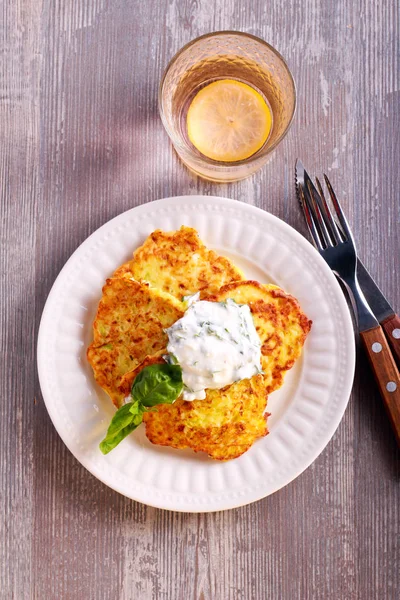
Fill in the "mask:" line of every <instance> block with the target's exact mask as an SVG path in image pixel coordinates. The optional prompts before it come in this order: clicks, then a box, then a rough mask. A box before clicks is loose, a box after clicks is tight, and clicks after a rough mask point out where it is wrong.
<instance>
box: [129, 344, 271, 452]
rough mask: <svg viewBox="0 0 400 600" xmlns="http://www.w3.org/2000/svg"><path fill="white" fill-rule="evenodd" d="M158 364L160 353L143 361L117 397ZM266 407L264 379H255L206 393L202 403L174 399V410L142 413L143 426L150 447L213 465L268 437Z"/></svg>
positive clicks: (162, 406)
mask: <svg viewBox="0 0 400 600" xmlns="http://www.w3.org/2000/svg"><path fill="white" fill-rule="evenodd" d="M162 362H163V359H162V357H161V353H160V355H159V356H158V357H147V358H146V360H145V361H144V362H143V363H142V364H141V365H140V366H139V367H138V368H137V369H135V370H134V371H131V372H130V373H127V374H126V375H125V376H124V377H123V379H122V383H121V386H120V390H121V393H123V394H124V395H125V396H126V395H127V394H129V391H130V388H131V386H132V383H133V381H134V379H135V377H136V375H138V373H140V371H141V370H142V369H143V368H144V367H145V366H148V365H151V364H155V363H162ZM266 406H267V394H266V391H265V384H264V381H263V377H262V375H255V376H254V377H252V378H251V379H243V380H242V381H238V382H236V383H233V384H232V385H229V386H226V387H225V388H223V389H221V390H207V396H206V399H205V400H194V401H193V402H186V401H184V400H182V399H181V398H178V400H176V401H175V402H174V404H159V405H158V406H157V407H156V411H154V412H153V411H152V412H146V413H144V415H143V421H144V422H145V423H146V435H147V437H148V439H149V440H150V441H151V442H152V443H153V444H158V445H160V446H171V447H172V448H181V449H184V448H190V449H192V450H194V451H195V452H206V453H207V454H208V455H209V456H210V457H211V458H214V459H216V460H229V459H231V458H237V457H238V456H240V455H241V454H243V453H244V452H246V450H248V449H249V448H250V446H252V445H253V443H254V442H255V440H256V439H258V438H260V437H263V436H265V435H266V434H267V433H268V430H267V416H268V414H267V413H265V409H266Z"/></svg>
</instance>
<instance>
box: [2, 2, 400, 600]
mask: <svg viewBox="0 0 400 600" xmlns="http://www.w3.org/2000/svg"><path fill="white" fill-rule="evenodd" d="M1 10H2V13H1V14H2V18H1V20H0V31H1V36H2V37H1V39H2V46H1V47H2V49H3V57H4V60H3V61H2V63H1V67H0V68H1V71H0V115H1V116H0V135H1V138H0V151H1V152H0V176H1V184H2V187H1V194H2V196H1V202H2V204H1V206H2V213H1V214H2V234H1V250H2V251H1V254H0V261H1V270H0V278H1V279H0V280H1V295H0V301H1V311H0V315H1V316H0V318H1V331H2V346H1V357H2V359H3V360H2V372H3V376H2V379H1V384H0V385H1V399H2V407H1V417H2V418H1V421H0V435H1V438H0V439H1V441H0V445H1V447H0V472H1V491H2V493H1V501H2V511H1V514H2V517H1V529H0V535H1V543H0V581H1V582H2V584H1V586H0V597H4V598H7V599H8V598H16V599H17V600H20V599H24V600H25V598H38V599H40V600H42V599H46V600H47V599H51V600H52V599H61V598H62V599H64V598H65V599H68V598H85V599H86V598H90V599H92V598H93V599H103V598H104V599H107V600H108V599H110V598H113V599H114V598H115V599H117V598H119V599H121V600H127V599H129V600H130V599H135V600H136V599H139V600H142V599H143V600H147V599H149V600H150V599H151V600H166V599H167V600H181V599H182V600H189V599H193V600H210V599H213V600H215V599H218V600H220V599H221V600H222V599H223V600H239V599H240V600H250V599H251V600H258V599H260V600H261V599H262V600H264V599H265V598H273V599H281V598H282V599H283V600H295V599H299V600H305V599H308V598H310V599H314V598H315V599H319V598H324V599H330V598H341V599H342V598H343V599H345V600H347V599H356V598H357V599H358V598H362V599H363V600H364V599H368V600H370V599H371V600H372V599H375V598H376V599H378V598H379V600H381V599H385V600H386V599H391V598H396V597H397V594H398V590H399V589H400V581H399V570H398V563H399V554H400V552H399V536H398V534H399V510H398V506H399V462H398V457H399V454H398V451H397V450H396V447H395V443H394V439H393V437H392V435H391V432H390V427H389V425H388V422H387V419H386V417H385V415H384V414H383V411H382V404H381V401H380V399H379V396H378V393H377V391H376V388H375V384H374V383H373V380H372V376H371V375H370V373H369V370H368V366H367V363H366V360H365V358H364V356H363V355H362V354H359V359H358V367H357V374H356V380H355V385H354V390H353V394H352V397H351V400H350V403H349V407H348V409H347V411H346V413H345V415H344V418H343V420H342V422H341V424H340V426H339V428H338V430H337V432H336V434H335V435H334V437H333V439H332V441H331V442H330V444H329V445H328V446H327V448H326V449H325V450H324V452H323V453H322V454H321V455H320V457H319V458H318V459H317V460H316V461H315V462H314V464H313V465H312V466H311V467H310V468H309V469H308V470H307V471H306V472H305V473H303V474H302V475H301V476H300V477H299V478H297V479H296V480H295V481H294V482H292V483H291V484H289V485H288V486H287V487H286V488H284V489H283V490H281V491H279V492H277V493H276V494H274V495H273V496H270V497H269V498H266V499H264V500H262V501H260V502H257V503H255V504H252V505H250V506H247V507H243V508H240V509H236V510H232V511H228V512H221V513H215V514H209V515H189V514H177V513H171V512H165V511H159V510H156V509H153V508H150V507H146V506H143V505H141V504H139V503H135V502H132V501H130V500H128V499H126V498H124V497H122V496H120V495H118V494H116V493H115V492H113V491H112V490H110V489H108V488H107V487H105V486H104V485H103V484H101V483H100V482H99V481H97V480H96V479H95V478H94V477H93V476H92V475H90V474H89V473H88V472H86V471H85V469H84V468H83V467H82V466H81V465H79V464H78V463H77V461H76V460H75V459H74V458H73V457H72V455H71V454H70V453H69V451H68V450H67V449H66V448H65V447H64V445H63V444H62V442H61V440H60V439H59V437H58V435H57V433H56V432H55V430H54V427H53V426H52V424H51V422H50V419H49V417H48V415H47V412H46V409H45V407H44V404H43V400H42V398H41V394H40V390H39V385H38V381H37V378H36V375H35V373H36V367H35V342H36V335H37V330H38V326H39V320H40V315H41V311H42V309H43V306H44V303H45V299H46V297H47V294H48V292H49V291H50V288H51V285H52V284H53V282H54V280H55V278H56V276H57V274H58V272H59V271H60V269H61V268H62V266H63V264H64V263H65V261H66V260H67V259H68V257H69V256H70V254H71V253H72V252H73V251H74V250H75V248H76V247H77V246H78V245H79V244H80V243H81V242H82V241H83V240H84V239H85V238H86V237H87V236H88V235H89V234H90V233H91V232H92V231H94V230H95V229H96V228H97V227H99V226H100V225H101V224H103V223H104V222H106V221H107V220H109V219H110V218H112V217H113V216H115V215H117V214H119V213H120V212H122V211H124V210H126V209H128V208H131V207H132V206H136V205H139V204H142V203H145V202H149V201H151V200H155V199H157V198H162V197H167V196H171V195H179V194H196V193H201V194H215V195H220V196H228V197H232V198H236V199H238V200H240V201H243V202H249V203H252V204H256V205H257V206H260V207H262V208H265V209H266V210H269V211H270V212H272V213H273V214H275V215H277V216H278V217H280V218H282V219H284V220H285V221H287V222H288V223H289V224H290V225H292V226H293V227H295V228H296V229H298V230H299V231H301V232H302V233H303V234H306V229H305V227H304V223H303V220H302V216H301V214H300V211H299V209H298V206H297V202H296V199H295V194H294V188H293V165H294V161H295V158H296V157H297V156H299V155H300V156H301V157H302V159H303V161H304V162H305V164H306V166H307V167H308V168H309V170H310V171H311V172H315V173H320V172H321V170H322V169H324V170H326V171H327V172H328V174H329V176H330V177H331V180H332V183H333V185H334V187H335V189H336V190H337V192H338V194H339V195H340V197H341V200H342V202H343V205H344V207H345V210H346V213H347V215H348V217H349V220H350V222H351V224H352V226H353V229H354V233H355V237H356V239H357V241H358V246H359V251H360V255H361V256H362V257H363V260H364V261H365V263H366V264H367V266H368V267H369V268H370V270H371V272H372V273H373V274H374V276H375V277H376V279H377V281H378V283H379V285H380V286H381V287H382V289H383V290H384V291H385V293H386V294H387V296H388V298H389V299H390V300H391V301H392V302H393V304H394V305H395V306H397V307H399V306H400V289H399V284H398V276H397V274H398V268H399V251H400V239H399V236H400V233H399V230H400V228H399V224H400V204H399V199H398V198H399V197H398V190H397V171H398V164H397V163H398V154H399V65H398V60H399V31H398V26H399V7H398V3H393V2H391V0H383V1H382V2H380V3H379V4H377V3H372V2H371V3H368V2H360V3H347V2H345V1H344V0H339V1H338V2H325V3H319V2H316V1H315V0H304V2H302V3H300V4H299V3H297V2H295V0H289V1H288V2H287V3H285V4H284V6H283V5H282V3H281V2H279V1H278V0H271V2H269V3H265V2H261V0H254V1H253V0H252V1H251V0H245V1H244V2H239V1H238V0H223V1H221V2H219V3H217V4H215V3H214V2H211V0H198V1H196V2H191V1H189V0H172V1H171V2H168V3H167V2H165V3H159V2H157V1H156V0H149V1H148V2H139V1H137V0H132V1H131V2H128V1H124V0H110V1H109V2H105V1H104V0H90V1H89V0H88V1H87V2H84V3H80V2H73V1H72V0H67V1H65V2H61V1H59V0H56V1H55V2H53V1H50V0H41V1H40V2H34V1H33V0H16V1H14V2H11V1H8V2H7V1H5V2H4V3H3V4H2V5H1ZM218 29H239V30H244V31H248V32H250V33H253V34H256V35H259V36H261V37H263V38H264V39H266V40H267V41H269V42H270V43H271V44H272V45H274V46H275V47H276V48H277V49H278V50H280V51H281V52H282V54H283V55H284V56H285V57H286V58H287V60H288V62H289V65H290V67H291V68H292V71H293V74H294V76H295V79H296V81H297V85H298V99H299V104H298V112H297V116H296V119H295V122H294V125H293V128H292V130H291V132H290V134H289V135H288V137H287V138H286V139H285V140H284V142H283V143H282V145H281V146H280V147H279V148H278V150H277V151H276V152H275V153H274V154H273V156H272V158H271V161H270V163H269V164H268V165H267V166H266V167H265V168H264V169H263V170H262V171H261V172H259V173H257V174H256V175H255V176H253V177H252V178H250V179H248V180H245V181H242V182H239V183H235V184H219V185H218V184H213V183H209V182H205V181H202V180H201V179H199V178H196V177H194V176H193V175H191V174H190V173H189V172H188V171H187V170H186V169H185V167H184V166H183V165H182V164H181V163H180V162H179V160H178V159H177V157H176V155H175V154H174V152H173V151H172V149H171V147H170V144H169V141H168V139H167V136H166V134H165V132H164V131H163V128H162V125H161V122H160V120H159V118H158V113H157V87H158V82H159V80H160V77H161V73H162V70H163V68H164V67H165V65H166V64H167V62H168V60H169V59H170V58H171V57H172V55H173V54H174V53H175V52H176V51H177V50H178V49H179V48H180V47H181V46H182V45H183V44H184V43H186V42H188V41H190V40H191V39H193V38H194V37H196V36H197V35H200V34H202V33H205V32H207V31H213V30H218ZM34 399H36V403H34Z"/></svg>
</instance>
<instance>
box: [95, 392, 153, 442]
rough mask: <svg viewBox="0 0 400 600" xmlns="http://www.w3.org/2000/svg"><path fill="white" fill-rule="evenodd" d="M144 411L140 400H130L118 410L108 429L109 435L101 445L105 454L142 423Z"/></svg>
mask: <svg viewBox="0 0 400 600" xmlns="http://www.w3.org/2000/svg"><path fill="white" fill-rule="evenodd" d="M131 411H134V414H133V413H132V412H131ZM143 412H144V409H143V408H142V407H141V406H140V405H139V403H138V402H128V404H124V406H121V408H120V409H118V410H117V412H116V413H115V415H114V416H113V418H112V420H111V423H110V425H109V427H108V429H107V435H106V437H105V438H104V440H103V441H102V442H101V443H100V446H99V448H100V450H101V451H102V453H103V454H108V453H109V452H110V451H111V450H113V449H114V448H115V447H116V446H118V444H119V443H120V442H122V440H123V439H124V438H126V436H127V435H129V434H130V433H131V432H132V431H134V430H135V429H136V427H138V426H139V425H140V423H141V422H142V418H143Z"/></svg>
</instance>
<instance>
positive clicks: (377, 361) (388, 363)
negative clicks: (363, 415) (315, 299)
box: [360, 325, 400, 448]
mask: <svg viewBox="0 0 400 600" xmlns="http://www.w3.org/2000/svg"><path fill="white" fill-rule="evenodd" d="M360 338H361V340H362V342H363V344H364V350H365V353H366V355H367V356H368V360H369V362H370V365H371V370H372V371H373V373H374V376H375V381H376V384H377V386H378V388H379V392H380V394H381V398H382V404H383V406H384V407H385V409H386V412H387V415H388V417H389V420H390V422H391V424H392V429H393V434H394V436H395V437H396V440H397V444H398V446H399V448H400V374H399V369H398V368H397V365H396V363H395V357H394V355H393V354H392V353H391V351H390V347H389V343H388V340H387V338H386V336H385V333H384V331H383V329H382V327H381V326H380V325H378V326H377V327H374V328H373V329H369V330H368V331H361V332H360Z"/></svg>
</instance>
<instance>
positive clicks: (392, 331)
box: [382, 315, 400, 369]
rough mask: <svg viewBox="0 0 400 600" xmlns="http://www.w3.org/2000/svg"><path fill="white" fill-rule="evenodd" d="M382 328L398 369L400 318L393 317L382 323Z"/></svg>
mask: <svg viewBox="0 0 400 600" xmlns="http://www.w3.org/2000/svg"><path fill="white" fill-rule="evenodd" d="M382 327H383V329H384V330H385V333H386V337H387V339H388V341H389V344H390V347H391V348H392V353H393V356H394V358H395V360H396V363H397V366H398V367H399V369H400V317H399V315H393V317H389V318H388V319H386V321H383V322H382Z"/></svg>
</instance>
